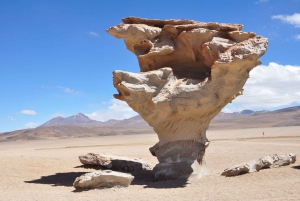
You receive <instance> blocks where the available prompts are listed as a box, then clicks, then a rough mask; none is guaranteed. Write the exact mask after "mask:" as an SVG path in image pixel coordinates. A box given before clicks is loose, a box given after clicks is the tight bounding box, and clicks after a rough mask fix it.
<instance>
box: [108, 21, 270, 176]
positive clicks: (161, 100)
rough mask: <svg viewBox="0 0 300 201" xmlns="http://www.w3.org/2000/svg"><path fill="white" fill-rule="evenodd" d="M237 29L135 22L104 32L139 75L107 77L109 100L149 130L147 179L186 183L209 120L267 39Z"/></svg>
mask: <svg viewBox="0 0 300 201" xmlns="http://www.w3.org/2000/svg"><path fill="white" fill-rule="evenodd" d="M242 27H243V26H242V25H239V24H218V23H204V22H196V21H192V20H151V19H142V18H135V17H128V18H125V19H123V24H119V25H117V26H114V27H110V28H109V29H108V30H107V32H108V33H110V34H111V35H112V36H115V37H116V38H123V39H124V41H125V44H126V47H127V49H128V50H130V51H131V52H133V53H134V54H135V55H136V56H137V58H138V61H139V65H140V70H141V73H131V72H123V71H114V72H113V82H114V86H115V88H116V89H117V90H118V92H119V93H118V94H116V95H114V97H115V98H116V99H119V100H122V101H126V103H127V104H128V105H129V106H130V107H131V108H132V109H133V110H135V111H136V112H138V113H139V114H140V115H141V117H142V118H143V119H144V120H145V121H147V122H148V124H149V125H150V126H152V127H153V128H154V130H155V132H156V133H157V134H158V137H159V142H158V143H157V144H156V145H155V146H153V147H152V148H150V152H151V153H152V155H154V156H157V158H158V161H159V164H158V165H157V166H156V167H155V168H154V170H153V171H154V178H155V180H167V179H176V178H188V177H189V176H190V174H191V173H192V172H193V169H192V168H191V165H192V164H193V163H194V161H197V162H198V163H200V164H201V162H202V160H203V156H204V153H205V149H206V148H207V146H208V145H209V141H208V139H207V137H206V130H207V129H208V127H209V123H210V121H211V120H212V119H213V118H214V117H215V116H216V115H217V114H218V113H219V112H220V111H221V109H222V108H223V107H224V106H225V105H227V104H228V103H231V101H232V100H233V99H235V98H236V97H237V96H239V95H241V94H242V92H243V86H244V84H245V82H246V80H247V79H248V78H249V72H250V71H251V70H252V69H253V68H254V67H255V66H257V65H259V64H261V62H260V60H259V58H260V57H261V56H262V55H263V54H264V53H265V52H266V49H267V44H268V41H267V39H266V38H264V37H262V36H255V33H252V32H242V31H241V29H242Z"/></svg>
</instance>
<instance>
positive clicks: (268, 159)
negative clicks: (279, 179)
mask: <svg viewBox="0 0 300 201" xmlns="http://www.w3.org/2000/svg"><path fill="white" fill-rule="evenodd" d="M295 162H296V155H295V154H292V153H290V154H285V155H277V154H273V155H269V156H265V157H263V158H260V159H257V160H253V161H249V162H246V163H242V164H239V165H235V166H233V167H231V168H227V169H226V170H224V172H223V173H222V175H223V176H227V177H230V176H237V175H240V174H245V173H250V172H257V171H259V170H261V169H265V168H277V167H280V166H285V165H290V164H293V163H295Z"/></svg>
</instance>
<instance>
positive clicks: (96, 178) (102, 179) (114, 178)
mask: <svg viewBox="0 0 300 201" xmlns="http://www.w3.org/2000/svg"><path fill="white" fill-rule="evenodd" d="M133 179H134V176H132V175H131V174H128V173H122V172H116V171H112V170H98V171H94V172H90V173H86V174H84V175H81V176H80V177H77V178H76V179H75V181H74V183H73V186H74V187H75V188H76V189H85V188H97V187H114V186H124V187H128V186H129V185H130V184H131V182H132V180H133Z"/></svg>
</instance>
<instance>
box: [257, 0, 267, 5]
mask: <svg viewBox="0 0 300 201" xmlns="http://www.w3.org/2000/svg"><path fill="white" fill-rule="evenodd" d="M268 1H269V0H259V1H256V2H255V4H259V3H266V2H268Z"/></svg>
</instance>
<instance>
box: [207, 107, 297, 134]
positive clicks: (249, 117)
mask: <svg viewBox="0 0 300 201" xmlns="http://www.w3.org/2000/svg"><path fill="white" fill-rule="evenodd" d="M245 111H246V112H245ZM285 126H300V106H296V107H289V108H284V109H280V110H275V111H268V110H263V111H256V112H254V111H251V110H244V111H242V112H239V113H222V112H221V113H219V114H218V115H217V116H216V117H215V118H214V119H213V120H212V121H211V123H210V129H237V128H260V127H285Z"/></svg>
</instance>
